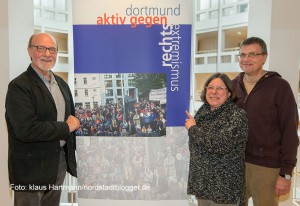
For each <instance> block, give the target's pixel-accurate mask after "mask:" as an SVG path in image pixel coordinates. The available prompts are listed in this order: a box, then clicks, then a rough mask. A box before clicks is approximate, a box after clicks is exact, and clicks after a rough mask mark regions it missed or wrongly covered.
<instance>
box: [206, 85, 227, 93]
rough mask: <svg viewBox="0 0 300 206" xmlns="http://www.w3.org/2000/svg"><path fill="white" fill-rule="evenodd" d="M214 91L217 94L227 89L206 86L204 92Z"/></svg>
mask: <svg viewBox="0 0 300 206" xmlns="http://www.w3.org/2000/svg"><path fill="white" fill-rule="evenodd" d="M215 89H216V90H217V91H218V92H221V91H224V90H226V89H227V88H226V87H221V86H217V87H214V86H207V87H206V90H207V91H214V90H215Z"/></svg>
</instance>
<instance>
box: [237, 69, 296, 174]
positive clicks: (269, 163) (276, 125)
mask: <svg viewBox="0 0 300 206" xmlns="http://www.w3.org/2000/svg"><path fill="white" fill-rule="evenodd" d="M243 77H244V73H240V74H239V76H237V77H236V78H235V79H234V80H233V84H234V86H235V88H236V91H237V94H238V101H237V105H238V106H239V107H240V108H243V109H245V110H246V112H247V116H248V122H249V138H248V143H247V148H246V162H249V163H252V164H255V165H260V166H264V167H270V168H280V174H290V175H291V174H292V170H293V168H294V167H295V165H296V154H297V147H298V144H299V140H298V135H297V128H298V110H297V105H296V101H295V98H294V95H293V92H292V90H291V88H290V85H289V83H288V82H287V81H286V80H284V79H283V78H281V76H280V75H279V74H278V73H276V72H267V73H266V74H265V75H264V76H263V77H262V78H261V79H260V80H259V81H258V82H257V83H256V85H255V86H254V88H253V89H252V91H251V92H250V94H249V95H247V92H246V89H245V86H244V84H243Z"/></svg>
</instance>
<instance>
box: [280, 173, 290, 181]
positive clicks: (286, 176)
mask: <svg viewBox="0 0 300 206" xmlns="http://www.w3.org/2000/svg"><path fill="white" fill-rule="evenodd" d="M279 175H280V176H281V177H283V178H284V179H287V180H290V179H291V178H292V176H291V175H288V174H284V175H282V174H279Z"/></svg>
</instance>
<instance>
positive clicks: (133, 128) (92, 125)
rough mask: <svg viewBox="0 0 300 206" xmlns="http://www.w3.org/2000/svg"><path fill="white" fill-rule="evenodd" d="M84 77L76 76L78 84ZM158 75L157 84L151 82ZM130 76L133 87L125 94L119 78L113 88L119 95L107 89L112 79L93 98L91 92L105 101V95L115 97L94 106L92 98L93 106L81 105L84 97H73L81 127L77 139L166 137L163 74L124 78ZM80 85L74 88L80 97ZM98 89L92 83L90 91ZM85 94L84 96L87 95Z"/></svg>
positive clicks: (123, 85)
mask: <svg viewBox="0 0 300 206" xmlns="http://www.w3.org/2000/svg"><path fill="white" fill-rule="evenodd" d="M98 75H102V76H103V77H104V79H105V78H107V77H112V75H104V74H98ZM84 76H85V75H82V74H80V75H77V76H76V79H78V80H77V81H79V80H80V78H85V77H84ZM116 76H117V75H116ZM157 76H158V78H157V79H158V83H157V82H155V80H153V79H155V77H157ZM130 77H132V82H134V83H132V84H133V85H134V86H131V88H130V89H127V90H129V92H128V93H129V94H128V95H127V94H124V93H125V92H126V88H127V87H126V85H125V83H124V82H125V81H124V80H123V79H122V77H120V80H117V81H118V82H117V83H116V86H115V87H116V89H115V91H118V90H119V91H120V92H119V93H116V94H114V93H113V90H114V89H107V88H113V87H114V84H113V83H112V81H113V80H108V81H107V82H108V83H106V85H105V89H98V90H97V89H96V91H97V92H98V93H97V92H96V93H97V94H96V95H95V93H93V95H95V96H96V97H102V99H103V96H104V98H106V97H107V96H112V97H114V98H110V99H106V100H102V102H101V103H98V102H97V103H95V96H93V103H92V105H93V107H90V106H89V105H88V106H86V105H84V104H83V102H84V101H85V100H84V99H83V98H80V97H78V98H76V101H77V102H75V105H76V107H75V109H76V117H77V118H78V119H79V120H80V123H81V126H80V128H79V129H78V130H77V131H76V134H77V136H111V137H127V136H128V137H159V136H165V135H166V125H167V120H166V115H167V110H166V88H162V87H163V86H164V85H165V81H166V80H165V74H162V75H161V74H145V75H143V74H142V75H141V74H140V75H136V74H135V75H132V76H129V77H128V75H127V78H130ZM85 81H86V82H87V81H89V80H85ZM139 81H140V82H141V83H139ZM146 81H149V82H148V83H147V82H146ZM151 81H152V82H151ZM81 86H82V85H78V86H77V88H75V89H76V90H77V91H78V93H77V94H78V95H80V94H79V93H80V88H81ZM97 86H98V85H97V84H95V85H94V86H93V87H92V88H90V89H93V90H94V89H95V88H97ZM75 87H76V84H75ZM154 87H155V88H154ZM157 87H159V89H157ZM118 88H119V89H118ZM108 91H111V93H110V92H108ZM137 91H138V92H137ZM84 94H85V95H86V93H84ZM88 98H89V99H91V98H90V97H88ZM80 99H81V100H80ZM100 100H101V99H100Z"/></svg>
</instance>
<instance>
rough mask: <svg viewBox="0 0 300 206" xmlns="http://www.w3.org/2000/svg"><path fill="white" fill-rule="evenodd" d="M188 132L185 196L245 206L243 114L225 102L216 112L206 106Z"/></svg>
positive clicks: (200, 110)
mask: <svg viewBox="0 0 300 206" xmlns="http://www.w3.org/2000/svg"><path fill="white" fill-rule="evenodd" d="M195 120H196V125H194V126H192V127H190V128H189V130H188V134H189V149H190V154H191V156H190V168H189V180H188V194H192V195H195V196H196V197H197V198H200V199H206V200H212V201H214V202H215V203H218V204H236V203H237V202H240V204H239V205H241V206H242V205H244V203H245V190H244V189H245V184H244V182H245V179H244V178H245V175H244V174H245V170H244V163H245V162H244V161H245V148H246V142H247V134H248V126H247V117H246V113H245V111H243V110H242V109H239V108H238V107H237V106H236V105H235V104H234V103H233V102H232V101H230V100H227V101H226V102H225V103H224V104H223V105H221V106H220V107H219V108H218V109H215V110H213V111H212V110H211V109H210V106H209V105H208V104H204V105H202V106H201V107H200V109H199V110H198V111H197V113H196V115H195Z"/></svg>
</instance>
